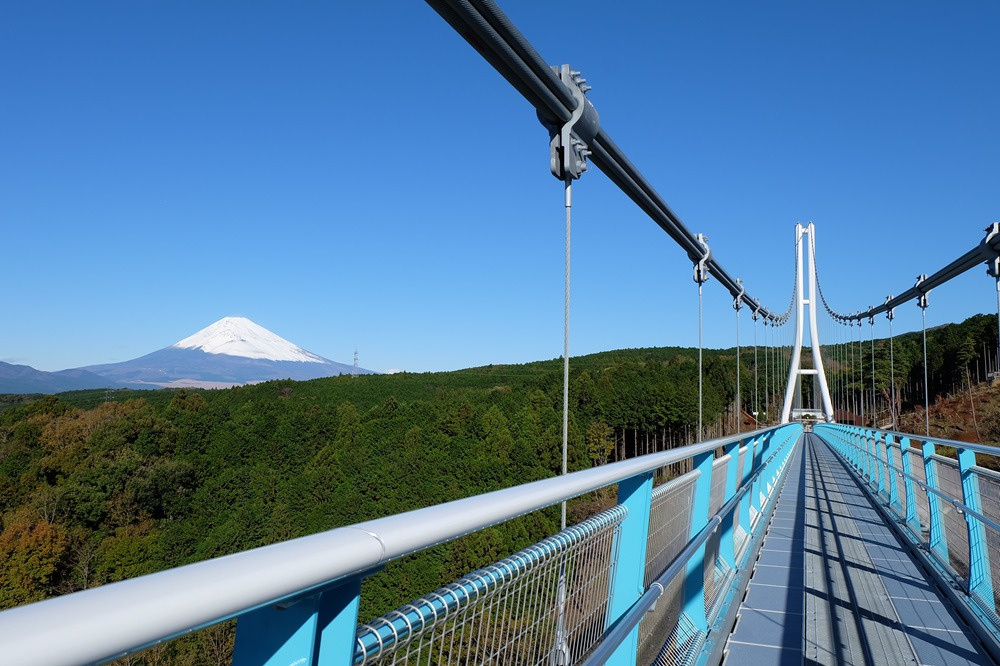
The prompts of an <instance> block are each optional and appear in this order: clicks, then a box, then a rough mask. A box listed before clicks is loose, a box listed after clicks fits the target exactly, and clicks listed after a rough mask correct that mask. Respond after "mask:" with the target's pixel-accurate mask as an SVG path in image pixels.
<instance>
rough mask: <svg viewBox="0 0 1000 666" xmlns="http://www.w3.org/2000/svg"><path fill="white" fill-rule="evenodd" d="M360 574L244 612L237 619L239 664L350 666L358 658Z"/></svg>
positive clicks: (235, 660)
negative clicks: (315, 591)
mask: <svg viewBox="0 0 1000 666" xmlns="http://www.w3.org/2000/svg"><path fill="white" fill-rule="evenodd" d="M360 596H361V580H360V579H359V578H356V579H351V580H348V581H345V582H344V583H343V584H341V585H339V586H338V587H336V588H334V589H331V590H328V591H326V592H323V593H319V594H313V595H311V596H308V597H304V598H302V599H300V600H298V601H295V602H292V603H290V604H288V605H284V604H275V605H271V606H265V607H263V608H258V609H257V610H255V611H251V612H249V613H246V614H244V615H241V616H240V617H239V619H238V620H237V622H236V644H235V648H234V651H233V664H235V665H236V666H257V665H261V666H264V665H266V666H287V664H301V665H302V666H316V665H319V664H322V665H323V666H349V665H350V664H352V663H353V662H354V635H355V632H356V631H357V626H358V602H359V600H360Z"/></svg>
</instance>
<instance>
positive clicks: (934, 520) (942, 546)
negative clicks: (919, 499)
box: [921, 441, 948, 563]
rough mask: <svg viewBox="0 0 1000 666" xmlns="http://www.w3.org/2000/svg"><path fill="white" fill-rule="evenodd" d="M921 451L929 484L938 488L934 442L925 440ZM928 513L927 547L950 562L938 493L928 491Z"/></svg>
mask: <svg viewBox="0 0 1000 666" xmlns="http://www.w3.org/2000/svg"><path fill="white" fill-rule="evenodd" d="M921 451H922V453H923V456H924V479H925V480H926V482H927V485H928V486H930V487H931V488H933V489H934V490H938V482H937V468H936V467H935V464H934V442H926V441H925V442H924V444H923V447H922V448H921ZM927 513H928V515H929V522H930V531H929V536H928V541H927V547H928V549H929V550H930V551H931V552H932V553H935V554H937V555H938V557H940V558H941V559H942V561H944V562H945V563H948V540H947V537H945V532H944V522H943V516H942V515H941V502H940V501H939V500H938V496H937V494H936V493H932V492H930V491H928V492H927Z"/></svg>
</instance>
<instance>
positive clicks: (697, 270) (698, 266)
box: [694, 234, 712, 284]
mask: <svg viewBox="0 0 1000 666" xmlns="http://www.w3.org/2000/svg"><path fill="white" fill-rule="evenodd" d="M695 238H696V239H697V241H698V243H699V244H700V245H701V247H702V255H701V259H698V260H697V261H696V262H695V264H694V281H695V282H697V283H698V284H705V283H706V282H708V278H709V274H708V260H709V259H711V258H712V251H711V250H710V249H709V248H708V237H707V236H705V234H698V235H697V236H695Z"/></svg>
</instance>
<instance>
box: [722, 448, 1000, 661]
mask: <svg viewBox="0 0 1000 666" xmlns="http://www.w3.org/2000/svg"><path fill="white" fill-rule="evenodd" d="M799 443H800V444H801V446H799V447H798V450H797V451H796V453H795V454H794V457H793V459H792V461H791V463H790V464H791V467H790V469H789V471H788V476H787V478H786V480H785V484H784V488H783V489H782V491H781V495H780V497H779V499H778V503H777V505H776V509H775V513H774V516H773V518H772V520H771V524H770V525H769V527H768V531H767V535H766V537H765V539H764V544H763V546H762V548H761V552H760V555H759V556H758V558H757V562H756V564H755V565H754V571H753V575H752V577H751V579H750V584H749V586H748V588H747V593H746V596H745V597H744V600H743V603H742V604H741V606H740V609H739V611H738V616H737V618H738V619H737V621H736V625H735V627H734V629H733V633H732V635H731V636H730V638H729V641H728V643H727V646H726V657H725V660H726V661H725V663H727V664H731V665H732V666H739V665H743V664H754V666H768V665H770V664H781V665H782V666H784V665H786V664H803V663H808V664H824V665H826V664H829V665H831V666H832V665H834V664H845V665H859V666H860V665H861V664H886V665H898V664H907V665H911V664H912V665H927V666H945V665H952V664H955V665H958V664H994V663H995V662H994V661H993V660H992V659H991V658H990V657H989V656H988V655H987V653H986V652H985V650H983V648H982V647H981V646H980V644H979V642H978V641H977V639H976V638H975V636H974V635H973V634H972V632H971V631H970V630H969V629H968V628H967V627H965V625H964V624H963V623H962V622H961V620H959V618H958V617H957V615H956V614H955V612H954V611H953V610H952V609H951V607H950V606H949V605H948V602H947V601H945V600H944V599H943V597H942V596H941V595H940V594H939V593H938V591H937V590H936V588H935V587H934V585H933V583H930V582H928V581H927V580H926V578H925V576H924V574H923V572H922V570H921V568H920V565H919V564H918V563H917V562H916V561H915V560H914V559H913V557H912V556H911V555H910V553H909V551H908V550H907V548H906V547H905V546H904V545H902V544H901V543H899V541H898V540H897V539H896V536H895V534H894V533H893V532H892V530H891V528H890V527H889V526H888V525H886V524H884V523H883V522H882V518H881V515H880V514H879V513H878V511H877V510H876V509H875V507H874V506H872V504H871V502H870V501H869V499H868V497H867V496H866V495H865V493H864V492H863V491H862V490H861V488H860V487H859V486H858V485H857V483H856V481H855V480H854V478H853V477H852V476H851V474H850V473H849V472H848V471H847V469H846V468H845V467H844V465H843V464H842V463H841V462H840V460H839V459H838V458H837V457H836V456H835V455H834V453H833V452H832V451H831V450H830V449H829V447H827V445H826V444H825V443H824V442H823V441H822V440H821V439H820V438H819V437H818V436H816V435H813V434H808V433H807V434H805V435H803V439H802V440H801V441H800V442H799Z"/></svg>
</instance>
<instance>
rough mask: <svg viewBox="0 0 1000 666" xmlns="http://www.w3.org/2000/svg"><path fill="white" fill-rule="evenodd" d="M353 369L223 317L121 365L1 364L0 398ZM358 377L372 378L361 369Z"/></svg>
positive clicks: (231, 382)
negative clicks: (47, 368) (51, 367)
mask: <svg viewBox="0 0 1000 666" xmlns="http://www.w3.org/2000/svg"><path fill="white" fill-rule="evenodd" d="M353 369H354V368H353V366H352V365H348V364H346V363H338V362H336V361H331V360H330V359H327V358H323V357H322V356H319V355H317V354H313V353H312V352H309V351H307V350H305V349H302V348H301V347H299V346H297V345H295V344H293V343H291V342H289V341H288V340H285V339H284V338H282V337H281V336H279V335H277V334H275V333H273V332H271V331H269V330H267V329H266V328H264V327H263V326H260V325H258V324H255V323H254V322H252V321H250V320H249V319H247V318H245V317H225V318H223V319H220V320H219V321H217V322H215V323H214V324H212V325H211V326H208V327H206V328H203V329H202V330H200V331H198V332H197V333H195V334H194V335H191V336H189V337H187V338H184V339H183V340H181V341H180V342H177V343H175V344H173V345H170V346H169V347H165V348H164V349H160V350H159V351H155V352H153V353H151V354H146V355H145V356H141V357H139V358H136V359H132V360H130V361H123V362H121V363H106V364H102V365H91V366H86V367H83V368H74V369H71V370H61V371H59V372H43V371H41V370H35V369H34V368H31V367H29V366H26V365H12V364H9V363H2V362H0V393H60V392H63V391H76V390H81V389H93V388H148V389H156V388H167V387H200V388H224V387H229V386H236V385H241V384H252V383H256V382H262V381H267V380H271V379H296V380H306V379H317V378H319V377H332V376H336V375H340V374H350V373H351V372H352V370H353ZM358 373H359V374H374V373H373V371H371V370H366V369H363V368H358Z"/></svg>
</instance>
